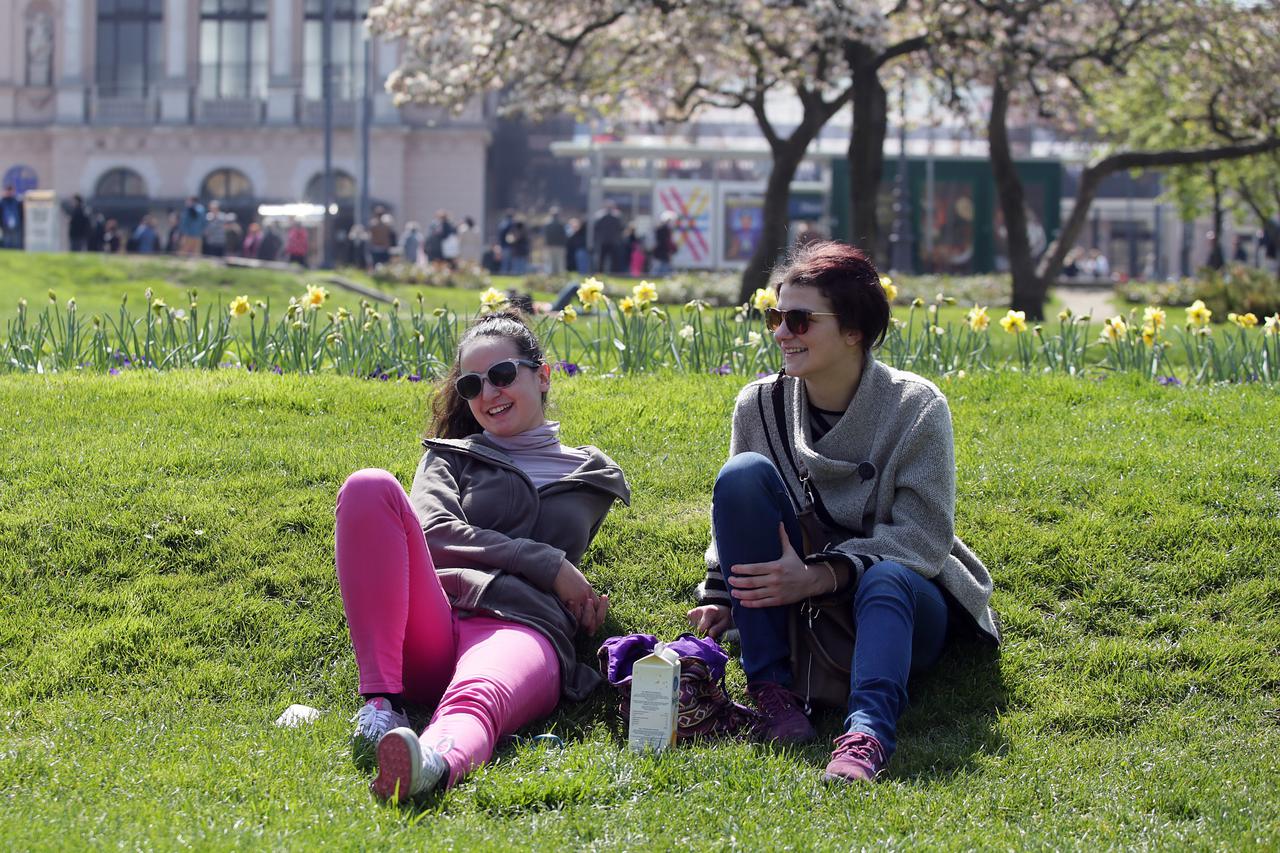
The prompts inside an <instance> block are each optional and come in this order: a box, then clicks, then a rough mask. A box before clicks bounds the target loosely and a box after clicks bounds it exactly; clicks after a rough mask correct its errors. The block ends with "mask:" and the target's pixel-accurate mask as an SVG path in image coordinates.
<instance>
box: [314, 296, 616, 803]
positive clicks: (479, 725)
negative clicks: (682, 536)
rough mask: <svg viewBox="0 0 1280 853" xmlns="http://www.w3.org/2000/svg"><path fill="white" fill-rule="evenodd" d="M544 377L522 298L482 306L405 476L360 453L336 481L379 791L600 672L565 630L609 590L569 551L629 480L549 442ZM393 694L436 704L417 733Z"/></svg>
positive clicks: (591, 682) (370, 757) (451, 778)
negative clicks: (503, 306)
mask: <svg viewBox="0 0 1280 853" xmlns="http://www.w3.org/2000/svg"><path fill="white" fill-rule="evenodd" d="M550 387H551V369H550V366H549V365H548V364H547V363H546V359H545V357H544V355H543V351H542V347H541V345H540V344H539V342H538V339H537V337H536V336H535V335H534V334H533V332H532V331H531V330H530V329H529V327H528V326H527V325H526V324H525V322H524V320H523V319H522V318H521V316H520V315H519V314H518V313H515V312H501V313H497V314H489V315H486V316H483V317H481V318H480V319H478V320H477V321H476V322H475V323H474V324H473V325H472V326H471V328H470V329H468V330H467V332H466V334H465V335H463V338H462V341H461V343H460V344H459V347H458V358H457V359H456V360H455V363H454V365H453V368H452V369H451V371H450V373H449V375H448V376H447V377H446V378H445V380H444V382H443V383H442V385H441V387H440V390H439V393H438V394H437V395H436V398H435V401H434V404H433V409H434V412H433V429H432V433H433V437H432V438H428V439H426V440H424V441H423V445H424V447H425V448H426V453H425V454H424V456H423V457H422V461H421V462H420V463H419V465H418V469H417V472H416V474H415V476H414V481H413V487H412V489H411V491H410V493H409V494H408V495H406V494H405V492H404V489H403V488H402V487H401V486H400V484H399V482H398V481H397V480H396V479H395V478H394V477H393V476H392V475H391V474H389V473H387V472H386V471H380V470H374V469H366V470H363V471H357V472H356V473H354V474H352V475H351V477H349V478H348V479H347V482H346V483H345V484H343V486H342V489H341V491H339V493H338V505H337V527H336V533H335V539H336V549H335V550H336V562H337V570H338V582H339V585H340V587H341V588H342V602H343V607H344V609H345V610H346V614H347V621H348V623H349V625H350V629H351V643H352V646H353V647H354V649H355V654H356V661H357V663H358V665H359V669H360V693H361V695H362V696H363V697H364V699H365V704H364V706H363V707H362V708H361V709H360V711H359V713H358V714H357V715H356V730H355V733H354V734H353V736H352V747H353V753H354V755H355V757H356V760H357V761H358V762H371V761H375V760H376V763H377V770H378V772H377V776H376V777H375V779H374V781H373V783H372V786H371V787H372V790H373V792H374V794H375V795H377V796H378V797H380V798H383V799H395V800H397V801H404V800H406V799H408V798H409V797H412V796H416V795H419V794H422V793H425V792H427V791H430V790H432V789H433V788H436V787H438V786H441V785H452V784H454V783H456V782H458V781H459V780H460V779H462V778H463V777H464V776H465V775H466V774H467V773H468V772H469V771H470V770H471V769H472V768H474V767H476V766H478V765H480V764H483V763H484V762H486V761H488V760H489V759H490V758H491V757H492V755H493V751H494V747H495V745H496V743H497V741H498V739H499V738H501V737H502V736H503V735H507V734H510V733H512V732H514V731H516V730H517V729H519V728H521V727H522V726H525V725H528V724H529V723H531V722H533V721H535V720H537V719H539V718H541V717H544V716H546V715H547V714H549V713H551V711H552V710H554V709H555V707H556V705H557V704H558V703H559V701H560V698H561V696H564V697H566V698H568V699H572V700H578V699H581V698H583V697H584V696H586V695H587V694H588V693H590V692H591V690H592V689H594V688H595V686H596V685H597V684H598V683H599V682H600V676H599V674H598V673H597V672H596V671H595V669H594V668H592V667H590V666H587V665H584V664H580V663H579V662H578V661H577V659H576V658H575V656H574V650H573V636H574V635H575V634H576V633H577V632H578V631H583V632H585V633H587V634H593V633H595V632H596V630H597V629H598V628H599V627H600V626H601V625H602V624H603V622H604V618H605V614H606V613H607V612H608V609H609V597H608V596H607V595H603V594H600V593H599V592H598V591H597V590H596V589H595V588H594V587H593V586H592V585H591V583H590V582H589V581H588V580H587V579H586V577H585V576H584V575H583V573H582V572H581V571H580V570H579V569H578V563H579V562H580V561H581V559H582V555H583V553H584V552H585V551H586V549H587V546H588V545H589V544H590V542H591V539H592V538H593V537H594V535H595V533H596V531H597V530H598V529H599V527H600V524H601V523H602V522H603V521H604V517H605V515H606V514H607V513H608V511H609V508H610V507H611V506H612V505H613V502H614V501H615V500H622V501H624V502H627V501H629V500H630V491H629V489H628V487H627V483H626V479H625V478H624V476H623V474H622V471H621V469H619V468H618V466H617V465H616V464H614V462H613V461H612V460H611V459H609V457H607V456H605V455H604V454H603V453H602V452H601V451H600V450H598V449H597V448H595V447H591V446H584V447H566V446H564V445H562V444H560V441H559V435H558V433H559V424H557V423H555V422H553V421H548V420H547V419H546V415H545V406H546V397H547V392H548V391H549V389H550ZM406 705H421V706H426V707H432V706H433V707H434V712H433V713H432V715H431V719H430V722H429V723H428V724H427V727H426V729H425V730H424V731H423V732H422V733H421V734H419V733H417V732H415V731H414V730H413V729H411V728H410V727H409V719H408V717H407V715H406V714H405V707H406Z"/></svg>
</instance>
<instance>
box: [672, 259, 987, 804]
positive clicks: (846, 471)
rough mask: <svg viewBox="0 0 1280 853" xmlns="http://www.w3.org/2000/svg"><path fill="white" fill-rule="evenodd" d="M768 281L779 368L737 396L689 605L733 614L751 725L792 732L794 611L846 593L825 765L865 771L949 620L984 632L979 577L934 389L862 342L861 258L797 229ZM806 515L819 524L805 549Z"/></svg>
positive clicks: (873, 300) (877, 764)
mask: <svg viewBox="0 0 1280 853" xmlns="http://www.w3.org/2000/svg"><path fill="white" fill-rule="evenodd" d="M777 280H778V281H780V284H779V285H778V290H777V301H778V304H777V307H776V308H768V309H767V310H766V312H765V321H766V325H767V326H768V327H769V328H770V329H771V330H772V331H773V337H774V340H775V341H776V343H777V344H778V346H779V347H781V349H782V360H783V370H782V372H780V373H779V374H778V375H776V376H770V377H767V378H764V379H760V380H758V381H756V382H753V383H751V384H750V385H748V386H747V387H746V388H744V389H743V390H742V392H741V393H740V394H739V395H738V400H737V403H736V406H735V409H734V414H733V432H732V435H731V438H730V442H729V454H730V458H729V461H728V462H727V463H726V464H725V466H724V467H723V468H722V469H721V471H720V474H719V475H718V476H717V478H716V484H715V489H714V493H713V507H712V543H711V546H710V548H708V551H707V569H708V571H707V579H706V581H705V583H704V584H703V586H702V589H701V590H700V592H701V595H700V600H699V606H698V607H695V608H694V609H693V610H691V611H689V620H690V622H691V623H692V624H693V625H694V626H695V627H696V628H698V629H699V630H702V631H705V632H706V633H708V634H711V635H712V636H718V635H720V634H722V633H723V632H724V631H726V630H728V629H730V628H732V627H736V628H737V630H738V633H739V636H740V638H741V645H742V666H743V668H744V669H745V670H746V675H747V681H748V691H749V692H750V693H751V695H752V698H753V699H754V700H755V702H756V704H757V706H758V707H759V708H760V710H761V712H762V713H763V715H764V724H763V732H764V735H765V736H766V737H767V738H769V739H772V740H777V741H782V742H788V743H801V742H806V741H810V740H813V739H814V738H815V737H817V733H816V732H815V730H814V728H813V725H812V724H811V723H810V721H809V717H808V713H809V711H810V703H809V701H808V692H807V689H806V685H805V684H802V683H797V682H798V681H799V680H800V679H799V678H795V679H793V673H792V649H791V643H792V636H793V634H792V630H791V629H792V625H791V622H792V621H793V620H794V619H795V618H796V614H795V613H794V612H793V611H796V610H797V608H799V607H800V606H801V604H802V603H803V602H806V601H808V600H810V599H814V598H816V597H819V596H831V595H835V596H836V597H839V596H841V595H843V596H845V602H846V604H845V605H844V606H847V607H848V608H849V609H850V610H851V611H852V617H853V623H854V626H855V635H854V641H853V651H852V661H851V666H850V672H851V675H850V684H849V693H848V705H847V709H846V711H847V717H846V719H845V729H846V731H845V733H844V734H842V735H841V736H840V737H838V738H837V739H836V741H835V750H834V752H833V754H832V756H831V761H830V763H829V764H828V765H827V768H826V773H825V776H824V778H826V779H827V780H830V781H846V782H850V781H871V780H873V779H875V778H876V776H878V775H879V774H880V772H881V771H882V770H883V769H884V767H885V765H886V763H887V762H888V760H889V757H890V756H891V755H892V754H893V751H894V748H895V746H896V732H897V721H898V717H899V716H900V715H901V713H902V711H903V710H904V709H905V707H906V703H907V679H908V677H909V676H910V675H911V674H913V673H916V672H919V671H921V670H924V669H927V668H928V667H930V666H932V665H933V664H934V663H935V662H936V661H937V660H938V658H939V657H940V656H941V654H942V652H943V651H944V649H945V647H946V645H947V642H948V638H949V637H951V636H954V635H956V633H957V632H958V631H959V632H963V631H965V630H967V631H969V632H970V633H976V634H977V635H978V636H981V637H985V638H987V639H989V640H990V641H992V642H999V630H998V628H997V626H996V622H995V617H994V614H993V613H992V611H991V609H990V607H989V601H990V597H991V587H992V583H991V576H990V574H989V573H988V572H987V570H986V568H985V567H984V566H983V564H982V561H981V560H979V559H978V557H977V556H975V555H974V554H973V552H972V551H970V550H969V549H968V548H967V547H966V546H965V545H964V543H963V542H961V541H960V539H959V538H957V537H956V535H955V532H954V526H955V461H954V452H953V446H952V434H951V413H950V410H949V409H948V407H947V401H946V398H945V397H943V395H942V392H940V391H939V390H938V388H937V387H936V386H935V385H934V384H933V383H931V382H929V381H927V380H925V379H922V378H921V377H919V376H916V375H915V374H912V373H907V372H905V371H900V370H895V369H893V368H891V367H888V366H887V365H884V364H881V363H880V362H879V361H877V360H876V359H875V357H874V355H873V354H872V348H873V347H874V346H876V345H878V344H880V343H881V342H882V341H883V339H884V335H885V331H886V329H887V328H888V325H889V315H890V307H889V301H888V299H887V297H886V295H885V292H884V288H883V287H882V286H881V284H880V275H879V273H878V272H877V271H876V269H875V267H874V266H873V265H872V263H871V261H870V260H869V259H868V258H867V257H866V256H865V255H864V254H862V252H860V251H858V250H857V249H854V248H852V247H850V246H846V245H844V244H841V243H835V242H821V243H811V244H809V245H807V246H805V247H803V248H801V249H800V250H798V251H797V253H796V254H795V256H794V257H793V258H792V260H791V261H790V262H789V263H788V264H787V265H786V266H785V267H784V268H783V269H782V270H780V271H779V274H778V278H777ZM806 513H808V514H812V516H813V518H814V524H813V525H811V526H816V528H817V529H818V530H819V531H821V535H820V538H821V541H819V542H811V545H810V549H809V552H808V553H806V548H805V547H804V537H803V536H802V529H801V523H800V521H799V520H798V519H799V516H800V515H803V514H806Z"/></svg>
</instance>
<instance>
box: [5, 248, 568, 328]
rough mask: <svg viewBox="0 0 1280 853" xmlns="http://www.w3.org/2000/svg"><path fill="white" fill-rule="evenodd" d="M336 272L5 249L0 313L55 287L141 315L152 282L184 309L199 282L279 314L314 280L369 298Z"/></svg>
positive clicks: (85, 308) (408, 288)
mask: <svg viewBox="0 0 1280 853" xmlns="http://www.w3.org/2000/svg"><path fill="white" fill-rule="evenodd" d="M336 274H337V275H341V276H343V277H345V278H348V279H350V280H352V281H355V282H356V283H358V284H363V285H365V286H366V287H371V288H373V289H375V290H378V291H381V292H382V293H385V294H387V295H388V296H391V297H398V298H400V299H401V300H402V301H404V302H406V303H407V302H409V301H410V300H413V299H416V298H417V296H418V294H422V295H423V296H424V298H425V299H426V300H427V301H428V304H430V305H432V306H444V307H448V308H451V309H453V310H455V311H467V312H474V311H475V310H476V307H477V306H478V305H479V298H478V297H479V294H478V293H477V292H475V291H472V290H459V289H453V288H444V287H427V286H425V285H416V284H414V285H408V284H405V285H388V284H383V283H380V282H374V281H373V280H372V279H371V278H369V277H368V276H366V275H363V274H362V273H360V272H358V271H355V270H338V271H337V273H336ZM332 275H334V273H331V272H328V271H325V270H296V271H294V270H289V271H284V270H273V269H247V268H243V267H224V266H222V265H221V264H215V263H213V262H210V261H204V260H195V261H186V260H180V259H177V258H171V257H155V258H140V257H137V256H120V257H113V256H104V255H90V254H28V253H25V252H0V317H4V318H8V317H10V316H12V315H13V313H14V310H15V309H16V307H17V304H18V300H19V299H26V300H27V303H28V305H29V306H30V308H31V310H32V311H33V312H39V311H40V310H42V309H43V307H44V306H45V304H47V302H48V300H49V291H50V290H52V291H53V292H54V293H55V294H56V295H57V297H58V302H59V305H60V307H62V308H65V307H66V302H67V300H68V299H70V298H72V297H74V298H75V300H76V309H77V310H78V311H79V312H80V313H81V314H82V315H83V316H89V315H92V314H102V313H106V314H110V315H112V316H115V315H116V313H117V312H118V311H119V308H120V299H121V297H123V296H127V297H128V299H129V303H128V304H129V306H130V307H131V308H132V309H133V313H134V315H135V316H136V315H137V313H138V312H139V311H141V310H142V308H143V305H144V302H145V299H144V293H145V291H146V290H147V288H151V290H152V292H153V294H154V296H155V297H157V298H160V299H163V300H164V301H165V303H166V304H168V305H170V306H173V307H177V308H182V307H185V306H186V305H187V303H188V301H189V299H188V296H187V293H188V291H190V290H191V289H193V288H194V289H195V290H196V291H197V293H198V298H199V300H200V303H201V304H202V305H205V306H208V307H213V306H215V305H217V304H218V302H219V301H221V303H222V304H223V305H224V306H226V305H228V304H229V303H230V302H231V300H232V299H234V298H235V297H237V296H240V295H242V294H244V295H247V296H248V297H249V298H250V299H251V300H258V299H261V300H269V301H270V302H271V305H272V306H273V307H274V308H275V310H276V311H277V312H279V311H280V310H281V309H283V307H284V306H286V305H287V304H288V303H289V297H290V296H301V295H302V294H303V293H304V292H305V291H306V288H307V285H308V284H318V285H321V286H323V287H325V288H326V289H327V290H328V291H329V293H330V296H331V301H330V302H329V303H328V305H329V306H331V307H336V306H338V305H343V306H346V307H347V308H349V309H350V308H354V307H355V306H356V305H358V304H359V303H360V300H361V299H362V298H363V297H361V296H360V295H359V294H358V293H354V292H352V291H348V290H344V289H342V288H341V287H338V286H336V285H334V284H332V283H328V282H326V281H325V279H326V278H329V277H330V276H332ZM496 284H497V286H498V287H500V288H502V287H507V286H511V285H512V284H515V280H514V279H498V280H497V281H496ZM545 296H546V295H545V294H544V295H541V296H540V297H539V298H545Z"/></svg>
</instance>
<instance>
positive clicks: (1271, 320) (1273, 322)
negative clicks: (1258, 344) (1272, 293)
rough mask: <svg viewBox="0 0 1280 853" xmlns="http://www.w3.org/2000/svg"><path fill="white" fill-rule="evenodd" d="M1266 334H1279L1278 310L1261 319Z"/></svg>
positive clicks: (1279, 317)
mask: <svg viewBox="0 0 1280 853" xmlns="http://www.w3.org/2000/svg"><path fill="white" fill-rule="evenodd" d="M1263 325H1264V326H1265V328H1266V332H1267V334H1268V335H1280V311H1277V312H1276V313H1275V314H1272V315H1271V316H1270V317H1268V318H1267V319H1266V320H1264V321H1263Z"/></svg>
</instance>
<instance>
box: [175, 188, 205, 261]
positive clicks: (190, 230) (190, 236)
mask: <svg viewBox="0 0 1280 853" xmlns="http://www.w3.org/2000/svg"><path fill="white" fill-rule="evenodd" d="M205 224H206V222H205V209H204V205H203V204H201V203H200V199H198V198H196V197H195V196H190V197H188V198H187V206H186V207H184V208H183V209H182V218H181V219H180V220H179V221H178V230H179V232H180V233H181V234H182V244H181V252H182V254H183V255H185V256H187V257H188V258H194V257H195V256H196V255H198V254H200V248H201V243H202V242H203V241H204V226H205Z"/></svg>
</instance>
